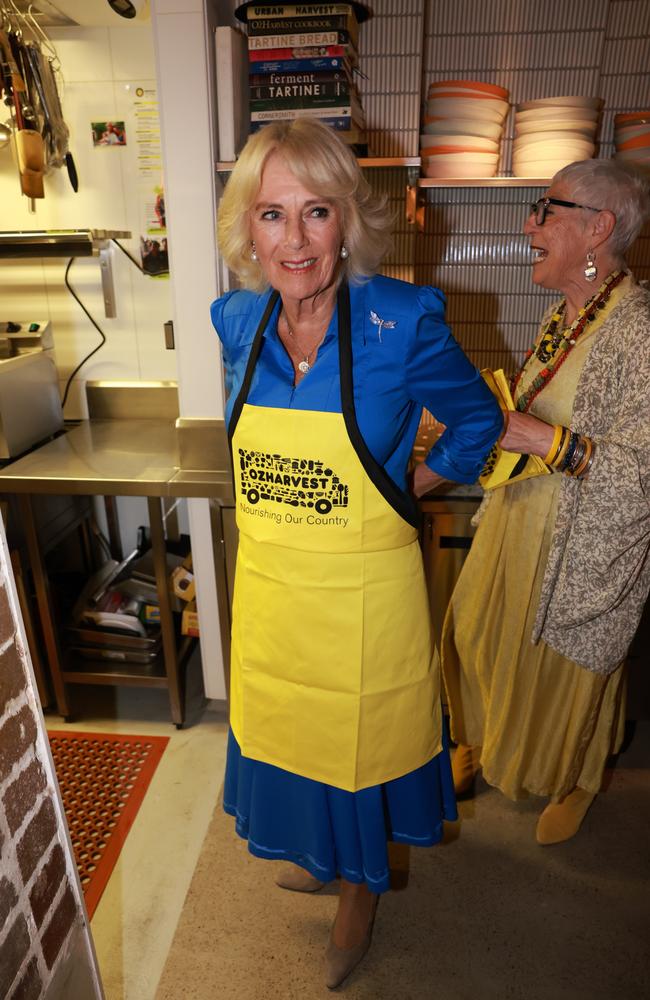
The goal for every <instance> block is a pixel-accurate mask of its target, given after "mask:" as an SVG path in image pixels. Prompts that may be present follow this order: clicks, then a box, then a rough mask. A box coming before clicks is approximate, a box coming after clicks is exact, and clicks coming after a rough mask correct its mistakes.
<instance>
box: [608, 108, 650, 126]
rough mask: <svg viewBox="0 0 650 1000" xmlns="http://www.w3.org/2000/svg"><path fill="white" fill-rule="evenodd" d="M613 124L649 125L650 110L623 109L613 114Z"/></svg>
mask: <svg viewBox="0 0 650 1000" xmlns="http://www.w3.org/2000/svg"><path fill="white" fill-rule="evenodd" d="M614 125H615V126H616V128H618V127H619V125H650V111H624V112H621V113H619V114H617V115H614Z"/></svg>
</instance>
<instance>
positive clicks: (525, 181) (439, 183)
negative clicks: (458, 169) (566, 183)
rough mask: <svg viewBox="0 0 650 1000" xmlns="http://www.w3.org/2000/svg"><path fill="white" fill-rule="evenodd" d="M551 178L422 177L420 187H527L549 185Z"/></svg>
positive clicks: (419, 182)
mask: <svg viewBox="0 0 650 1000" xmlns="http://www.w3.org/2000/svg"><path fill="white" fill-rule="evenodd" d="M550 183H551V182H550V178H549V179H541V178H539V177H420V179H419V181H418V187H420V188H448V187H454V188H459V187H482V188H495V187H506V188H522V187H523V188H527V187H548V185H549V184H550Z"/></svg>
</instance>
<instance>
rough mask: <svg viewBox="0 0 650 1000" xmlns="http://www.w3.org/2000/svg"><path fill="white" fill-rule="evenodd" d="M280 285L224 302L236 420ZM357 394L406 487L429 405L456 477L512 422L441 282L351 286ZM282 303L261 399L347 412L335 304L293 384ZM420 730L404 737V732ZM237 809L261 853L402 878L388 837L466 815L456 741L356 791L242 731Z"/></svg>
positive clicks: (420, 837) (219, 311)
mask: <svg viewBox="0 0 650 1000" xmlns="http://www.w3.org/2000/svg"><path fill="white" fill-rule="evenodd" d="M269 295H270V292H265V293H263V294H261V295H256V294H254V293H251V292H245V291H237V292H229V293H227V294H226V295H224V296H222V297H221V298H220V299H218V300H217V301H216V302H214V303H213V305H212V310H211V314H212V321H213V323H214V326H215V328H216V330H217V332H218V334H219V336H220V338H221V341H222V346H223V357H224V364H225V371H226V389H227V392H228V393H229V399H228V405H227V407H226V420H227V421H229V419H230V415H231V412H232V407H233V404H234V400H235V399H236V397H237V395H238V392H239V388H240V387H241V384H242V381H243V378H244V373H245V370H246V365H247V362H248V358H249V354H250V349H251V345H252V342H253V339H254V336H255V332H256V330H257V327H258V324H259V321H260V319H261V316H262V314H263V312H264V309H265V306H266V304H267V302H268V299H269ZM350 298H351V318H352V351H353V372H354V404H355V410H356V417H357V422H358V426H359V429H360V431H361V434H362V436H363V438H364V440H365V442H366V445H367V446H368V448H369V450H370V451H371V453H372V455H373V457H374V458H375V459H376V460H377V461H378V462H379V463H380V464H381V465H383V466H384V468H385V470H386V472H388V474H389V475H390V476H391V477H392V479H393V480H394V481H395V482H396V483H397V485H398V486H400V487H401V488H402V489H405V488H406V470H407V465H408V460H409V457H410V454H411V451H412V448H413V444H414V441H415V436H416V433H417V429H418V426H419V422H420V417H421V412H422V407H426V408H427V409H428V410H430V411H431V412H432V413H434V414H435V416H436V418H437V419H438V420H440V421H441V422H442V423H444V424H445V425H446V428H447V429H446V430H445V432H444V433H443V435H442V436H441V437H440V439H439V440H438V442H437V443H436V445H434V447H433V448H432V450H431V452H430V453H429V455H428V456H427V459H426V462H427V465H428V466H429V467H430V468H431V469H432V470H433V471H435V472H437V473H439V474H440V475H442V476H444V477H446V478H448V479H452V480H455V481H457V482H468V483H471V482H474V481H475V480H476V478H477V476H478V474H479V472H480V470H481V468H482V463H483V460H484V458H485V455H486V454H487V452H488V451H489V449H490V447H491V446H492V444H493V442H494V441H495V440H496V438H497V437H498V435H499V434H500V432H501V429H502V416H501V412H500V410H499V408H498V406H497V404H496V402H495V400H494V397H493V396H492V394H491V392H490V391H489V389H488V388H487V387H486V385H485V383H484V382H483V380H482V379H481V377H480V375H479V373H478V372H477V370H476V368H474V366H473V365H471V363H470V362H469V361H468V359H467V358H466V357H465V355H464V354H463V352H462V351H461V349H460V348H459V347H458V345H457V344H456V342H455V340H454V339H453V337H452V335H451V333H450V331H449V329H448V327H447V326H446V325H445V322H444V297H443V295H442V293H441V292H440V291H438V290H437V289H434V288H428V287H427V288H418V287H417V286H414V285H410V284H407V283H405V282H401V281H395V280H393V279H390V278H385V277H381V276H378V277H375V278H373V279H371V280H370V281H368V282H366V283H365V284H363V285H360V286H356V287H355V286H352V287H351V288H350ZM278 313H279V304H278V306H276V309H275V311H274V313H273V315H272V316H271V319H270V321H269V323H268V324H267V327H266V331H265V334H264V339H263V344H262V349H261V353H260V355H259V359H258V361H257V365H256V367H255V371H254V375H253V379H252V382H251V386H250V390H249V394H248V402H249V403H251V404H253V405H256V406H269V407H283V408H287V409H296V410H301V409H302V410H321V411H326V412H340V411H341V396H340V381H339V364H338V350H337V329H338V317H337V313H336V311H335V312H334V315H333V317H332V321H331V322H330V326H329V328H328V330H327V333H326V335H325V338H324V340H323V342H322V344H321V347H320V349H319V352H318V358H317V361H316V364H315V365H314V367H313V368H312V369H311V370H310V371H309V373H308V374H307V375H306V376H305V377H304V378H303V379H302V380H301V382H300V383H299V384H298V385H297V386H295V385H294V372H293V366H292V364H291V361H290V359H289V357H288V355H287V353H286V351H285V349H284V347H283V346H282V343H281V342H280V340H279V338H278V335H277V316H278ZM406 738H408V735H407V734H405V739H406ZM224 809H225V811H226V812H227V813H229V814H230V815H232V816H234V817H235V820H236V830H237V833H238V834H239V835H240V836H241V837H243V838H245V839H246V840H247V841H248V846H249V850H250V851H251V853H252V854H254V855H256V856H258V857H262V858H270V859H274V860H278V859H283V860H286V861H291V862H294V863H295V864H297V865H300V866H301V867H303V868H305V869H307V870H308V871H309V872H310V873H311V874H312V875H314V876H315V877H316V878H318V879H321V880H322V881H330V880H331V879H333V878H335V877H336V875H337V874H340V875H341V876H342V877H344V878H346V879H348V880H349V881H351V882H366V883H367V885H368V887H369V888H370V889H371V890H372V891H373V892H376V893H379V892H385V891H386V890H387V889H388V888H389V867H388V855H387V841H389V840H393V841H399V842H402V843H408V844H416V845H421V846H428V845H431V844H435V843H437V842H438V841H439V840H440V839H441V837H442V834H443V821H444V820H445V819H455V818H456V805H455V798H454V792H453V782H452V779H451V769H450V764H449V753H448V748H447V740H446V735H445V734H443V750H442V752H441V753H439V754H438V755H437V756H436V757H434V758H433V759H432V760H430V761H428V762H427V763H426V764H424V765H423V766H422V767H420V768H418V769H416V770H415V771H412V772H410V773H409V774H406V775H404V776H402V777H400V778H397V779H395V780H393V781H388V782H385V783H383V784H381V785H375V786H373V787H370V788H365V789H362V790H361V791H357V792H349V791H344V790H343V789H340V788H335V787H332V786H330V785H325V784H323V783H321V782H317V781H313V780H311V779H309V778H304V777H302V776H300V775H296V774H293V773H291V772H289V771H286V770H283V769H282V768H278V767H275V766H273V765H270V764H266V763H263V762H261V761H256V760H253V759H250V758H246V757H243V756H242V754H241V751H240V748H239V746H238V744H237V741H236V740H235V737H234V735H233V734H232V732H231V733H230V735H229V743H228V756H227V763H226V777H225V785H224Z"/></svg>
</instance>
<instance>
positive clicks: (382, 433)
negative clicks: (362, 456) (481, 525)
mask: <svg viewBox="0 0 650 1000" xmlns="http://www.w3.org/2000/svg"><path fill="white" fill-rule="evenodd" d="M270 294H271V292H270V290H269V291H266V292H263V293H261V294H259V295H258V294H255V293H253V292H247V291H241V290H240V291H234V292H228V293H226V294H225V295H223V296H222V297H221V298H219V299H217V300H216V301H215V302H213V303H212V307H211V316H212V322H213V324H214V326H215V329H216V330H217V333H218V334H219V337H220V339H221V342H222V346H223V358H224V364H225V372H226V391H227V393H228V404H227V406H226V420H227V421H228V420H229V419H230V413H231V410H232V405H233V402H234V400H235V398H236V396H237V394H238V391H239V387H240V386H241V383H242V380H243V377H244V372H245V369H246V363H247V361H248V356H249V353H250V349H251V344H252V342H253V338H254V336H255V332H256V330H257V327H258V324H259V321H260V319H261V317H262V314H263V312H264V308H265V306H266V304H267V302H268V300H269V296H270ZM350 299H351V319H352V354H353V379H354V402H355V409H356V416H357V422H358V425H359V430H360V431H361V434H362V436H363V438H364V440H365V442H366V445H367V446H368V448H369V450H370V451H371V452H372V454H373V456H374V458H375V459H376V460H377V461H378V462H379V463H380V464H381V465H383V466H384V468H385V469H386V472H388V474H389V475H390V476H391V477H392V478H393V479H394V481H395V482H396V483H397V485H398V486H400V487H402V488H403V489H404V488H405V486H406V469H407V465H408V460H409V457H410V454H411V451H412V448H413V444H414V441H415V436H416V434H417V429H418V426H419V423H420V417H421V413H422V408H423V407H426V409H427V410H429V412H430V413H432V414H433V415H434V416H435V417H436V419H437V420H438V421H440V422H441V423H443V424H444V425H445V426H446V430H445V431H444V433H443V434H442V436H441V437H440V438H439V439H438V441H437V442H436V444H435V445H434V446H433V448H432V449H431V451H430V452H429V454H428V455H427V458H426V463H427V465H428V466H429V468H431V469H432V470H433V471H434V472H437V473H438V474H439V475H441V476H443V477H444V478H446V479H451V480H454V481H456V482H460V483H473V482H475V481H476V479H477V477H478V475H479V473H480V471H481V469H482V467H483V462H484V459H485V457H486V455H487V453H488V451H489V450H490V448H491V446H492V445H493V443H494V442H495V440H496V439H497V437H498V436H499V434H500V433H501V431H502V428H503V418H502V415H501V410H500V409H499V407H498V405H497V403H496V400H495V398H494V396H493V395H492V393H491V392H490V390H489V389H488V388H487V386H486V384H485V382H484V381H483V379H482V378H481V376H480V374H479V372H478V370H477V369H476V368H475V367H474V365H472V364H471V362H470V361H469V360H468V358H467V357H466V356H465V354H464V353H463V351H462V350H461V348H460V347H459V346H458V344H457V343H456V341H455V340H454V338H453V336H452V333H451V331H450V329H449V327H448V326H447V325H446V323H445V319H444V313H445V298H444V295H443V293H442V292H441V291H440V290H439V289H437V288H431V287H426V286H425V287H419V286H417V285H411V284H409V283H407V282H404V281H397V280H395V279H393V278H386V277H383V276H381V275H378V276H376V277H374V278H371V279H370V280H369V281H367V282H365V283H364V284H362V285H350ZM279 309H280V304H279V303H278V305H277V306H276V309H275V312H274V314H273V316H272V317H271V319H270V320H269V323H268V324H267V328H266V331H265V334H264V343H263V346H262V351H261V354H260V357H259V360H258V363H257V366H256V368H255V373H254V376H253V382H252V384H251V388H250V392H249V395H248V402H249V403H251V404H253V405H256V406H270V407H282V408H287V409H291V408H293V409H296V410H323V411H326V412H340V410H341V393H340V384H339V359H338V346H337V329H338V321H337V311H336V309H335V311H334V315H333V317H332V320H331V322H330V325H329V328H328V330H327V333H326V334H325V339H324V340H323V342H322V344H321V346H320V349H319V351H318V356H317V359H316V362H315V364H314V366H313V368H312V369H311V370H310V371H309V372H308V373H307V375H306V376H305V377H304V378H303V379H302V380H301V381H300V383H299V384H298V385H297V386H295V385H294V372H293V366H292V364H291V361H290V359H289V356H288V354H287V352H286V351H285V349H284V347H283V345H282V343H281V341H280V339H279V337H278V335H277V317H278V313H279Z"/></svg>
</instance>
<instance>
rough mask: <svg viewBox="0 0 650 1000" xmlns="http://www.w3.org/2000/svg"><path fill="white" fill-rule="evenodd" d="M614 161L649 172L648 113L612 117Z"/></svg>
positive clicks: (628, 113)
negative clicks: (620, 161) (614, 148)
mask: <svg viewBox="0 0 650 1000" xmlns="http://www.w3.org/2000/svg"><path fill="white" fill-rule="evenodd" d="M614 145H615V146H616V159H617V160H622V161H623V162H624V163H630V164H632V165H633V166H635V167H642V168H644V169H645V170H650V111H629V112H627V113H625V114H620V115H614Z"/></svg>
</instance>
